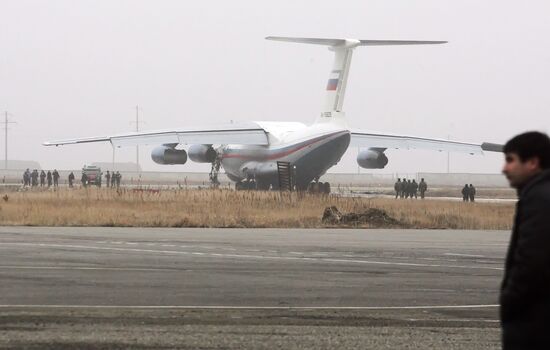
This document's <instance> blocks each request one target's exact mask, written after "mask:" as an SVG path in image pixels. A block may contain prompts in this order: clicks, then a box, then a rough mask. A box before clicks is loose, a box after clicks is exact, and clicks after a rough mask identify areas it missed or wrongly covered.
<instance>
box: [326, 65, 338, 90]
mask: <svg viewBox="0 0 550 350" xmlns="http://www.w3.org/2000/svg"><path fill="white" fill-rule="evenodd" d="M340 72H341V71H339V70H333V71H332V72H331V73H330V77H329V78H328V83H327V91H336V89H338V82H339V81H340Z"/></svg>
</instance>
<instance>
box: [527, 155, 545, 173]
mask: <svg viewBox="0 0 550 350" xmlns="http://www.w3.org/2000/svg"><path fill="white" fill-rule="evenodd" d="M525 163H526V165H527V167H528V168H529V170H532V171H537V170H540V169H541V167H540V159H539V158H538V157H531V158H529V159H527V161H526V162H525Z"/></svg>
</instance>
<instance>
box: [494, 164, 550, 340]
mask: <svg viewBox="0 0 550 350" xmlns="http://www.w3.org/2000/svg"><path fill="white" fill-rule="evenodd" d="M500 316H501V321H502V328H503V348H504V349H550V170H546V171H543V172H542V173H541V174H538V175H537V176H535V177H534V178H533V179H531V181H529V182H528V183H527V184H526V185H525V186H524V187H523V188H521V189H520V190H519V201H518V203H517V205H516V217H515V221H514V228H513V230H512V237H511V240H510V246H509V248H508V254H507V256H506V265H505V273H504V279H503V281H502V286H501V293H500Z"/></svg>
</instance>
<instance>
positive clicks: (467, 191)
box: [462, 184, 476, 202]
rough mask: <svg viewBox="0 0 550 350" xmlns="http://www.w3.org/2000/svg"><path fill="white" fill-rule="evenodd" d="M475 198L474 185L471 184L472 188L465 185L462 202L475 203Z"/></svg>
mask: <svg viewBox="0 0 550 350" xmlns="http://www.w3.org/2000/svg"><path fill="white" fill-rule="evenodd" d="M475 198H476V188H475V187H474V185H472V184H470V186H468V184H465V185H464V187H463V188H462V200H463V201H464V202H474V201H475Z"/></svg>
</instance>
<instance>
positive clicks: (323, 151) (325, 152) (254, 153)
mask: <svg viewBox="0 0 550 350" xmlns="http://www.w3.org/2000/svg"><path fill="white" fill-rule="evenodd" d="M257 123H258V124H260V125H261V126H262V127H263V128H265V130H266V131H267V135H268V138H269V141H270V142H269V145H267V146H247V145H226V146H224V147H223V148H222V149H221V164H222V166H223V168H224V170H225V172H226V174H227V175H228V177H229V178H230V179H231V180H233V181H237V182H238V181H242V180H245V179H254V180H256V182H257V184H258V187H259V188H263V189H267V188H269V187H270V185H271V186H272V187H273V188H277V187H278V173H277V161H284V162H289V163H290V164H291V165H292V166H293V168H294V174H295V183H296V187H297V188H298V189H306V188H307V186H308V185H309V184H310V183H311V182H312V181H313V180H316V179H318V178H319V177H320V176H322V175H323V174H324V173H325V172H326V171H327V170H328V169H329V168H330V167H332V166H333V165H335V164H336V163H338V161H339V160H340V159H341V158H342V156H343V154H344V153H345V152H346V150H347V148H348V146H349V143H350V132H349V130H348V129H347V128H345V127H338V126H336V125H333V124H313V125H310V126H306V125H304V124H301V123H277V122H257Z"/></svg>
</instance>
